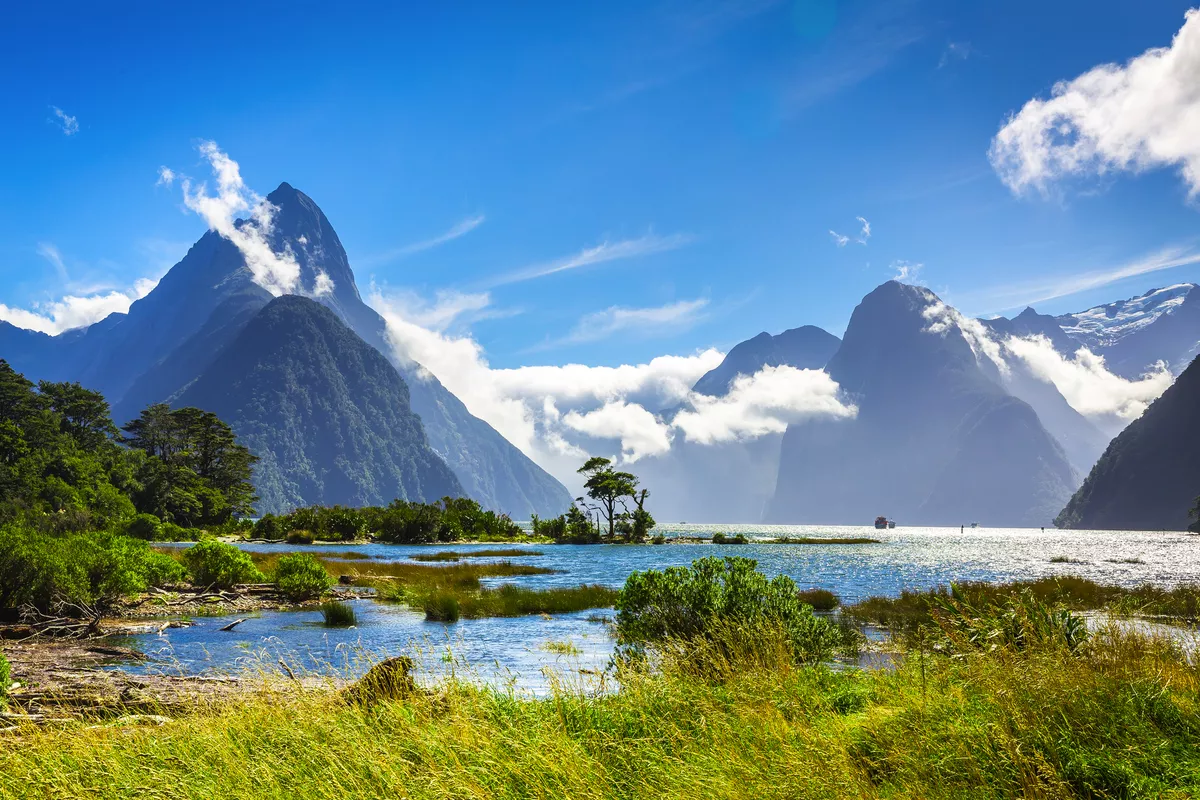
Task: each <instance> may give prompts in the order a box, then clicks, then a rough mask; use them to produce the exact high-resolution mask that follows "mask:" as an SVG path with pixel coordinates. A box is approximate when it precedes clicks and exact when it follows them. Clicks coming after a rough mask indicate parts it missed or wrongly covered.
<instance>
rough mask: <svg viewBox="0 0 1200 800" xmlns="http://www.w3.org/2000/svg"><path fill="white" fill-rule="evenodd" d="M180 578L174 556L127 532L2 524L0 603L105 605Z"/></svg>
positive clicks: (46, 606) (10, 605) (13, 605)
mask: <svg viewBox="0 0 1200 800" xmlns="http://www.w3.org/2000/svg"><path fill="white" fill-rule="evenodd" d="M182 577H183V569H182V567H181V566H180V565H179V564H178V563H177V562H176V561H175V560H174V559H172V558H171V557H170V556H165V555H162V554H160V553H155V552H154V551H152V550H151V549H150V547H149V546H148V545H147V544H146V543H145V542H143V541H140V540H138V539H133V538H130V537H128V536H122V535H119V534H112V533H44V532H41V531H38V530H35V529H33V528H30V527H28V526H25V525H7V526H4V527H0V608H19V607H21V606H23V605H27V604H28V605H32V606H34V607H35V608H38V609H41V610H49V609H51V608H52V607H53V605H54V604H55V602H56V601H62V602H66V603H70V604H74V605H80V604H86V605H98V606H101V607H103V606H106V605H108V604H109V603H111V602H112V601H113V600H116V599H117V598H119V597H122V596H126V595H130V594H133V593H136V592H140V591H144V590H145V589H147V588H148V587H150V586H161V585H164V584H168V583H175V582H178V581H179V580H180V579H181V578H182Z"/></svg>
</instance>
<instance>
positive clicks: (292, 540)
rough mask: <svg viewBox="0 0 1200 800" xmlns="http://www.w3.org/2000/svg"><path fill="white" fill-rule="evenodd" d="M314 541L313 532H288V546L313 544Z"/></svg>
mask: <svg viewBox="0 0 1200 800" xmlns="http://www.w3.org/2000/svg"><path fill="white" fill-rule="evenodd" d="M314 541H315V539H314V538H313V535H312V531H288V535H287V543H288V544H312V543H313V542H314Z"/></svg>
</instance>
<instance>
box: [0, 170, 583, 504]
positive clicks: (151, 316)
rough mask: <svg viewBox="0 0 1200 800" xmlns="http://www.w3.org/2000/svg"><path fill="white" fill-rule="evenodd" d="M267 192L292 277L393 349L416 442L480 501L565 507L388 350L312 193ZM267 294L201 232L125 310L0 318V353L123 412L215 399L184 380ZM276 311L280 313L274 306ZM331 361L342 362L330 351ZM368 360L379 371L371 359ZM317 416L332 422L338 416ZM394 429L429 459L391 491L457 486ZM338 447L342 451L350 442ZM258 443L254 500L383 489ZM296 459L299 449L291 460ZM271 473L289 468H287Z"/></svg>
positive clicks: (421, 372) (203, 373) (225, 247)
mask: <svg viewBox="0 0 1200 800" xmlns="http://www.w3.org/2000/svg"><path fill="white" fill-rule="evenodd" d="M267 201H268V202H269V203H271V204H272V206H274V209H275V210H274V214H273V216H272V224H271V225H270V227H269V229H267V230H266V231H264V234H265V237H266V240H267V242H268V244H269V246H270V248H271V250H272V251H273V252H275V253H289V254H290V255H291V256H292V257H293V258H294V260H295V262H296V264H297V265H298V267H299V276H298V285H299V286H300V287H307V290H308V291H309V292H310V293H312V294H313V295H314V296H315V300H316V301H317V302H319V303H320V304H321V305H322V306H324V307H326V308H327V309H329V310H330V311H331V312H332V313H333V314H334V315H335V316H336V317H337V319H338V320H340V322H341V323H342V324H343V326H344V327H345V328H346V329H348V330H349V331H350V332H352V334H353V335H354V336H355V337H356V338H357V339H360V340H361V341H362V342H364V343H365V344H366V345H367V346H369V347H370V348H372V349H373V350H375V351H377V352H378V353H379V354H381V355H382V356H383V357H385V358H386V359H387V360H388V362H390V363H389V364H388V366H389V368H390V369H392V370H393V371H395V372H396V373H397V376H398V377H399V379H400V383H401V384H403V385H404V386H405V387H406V389H407V391H406V392H405V394H406V395H407V397H406V398H405V402H404V403H403V406H406V407H410V408H411V410H412V412H415V414H416V416H417V418H418V422H419V427H420V429H421V431H420V437H419V438H420V439H421V440H422V441H424V442H425V444H424V445H422V446H423V447H428V448H431V449H432V452H434V453H436V454H437V457H438V458H439V459H440V460H441V461H442V462H444V463H445V464H446V465H448V466H449V468H450V470H452V472H453V474H454V476H455V477H456V478H457V487H458V489H459V491H461V492H464V493H465V494H467V495H469V496H470V497H473V498H474V499H476V500H478V501H479V502H480V503H482V504H483V505H484V506H486V507H488V508H491V509H494V510H497V511H502V512H506V513H509V514H511V515H512V516H513V517H516V518H521V517H527V516H529V515H530V514H532V513H537V514H541V515H557V514H559V513H561V512H562V511H563V510H564V509H565V508H566V507H567V506H568V505H569V504H570V495H569V493H568V492H567V490H566V488H565V487H563V486H562V484H561V483H559V482H558V481H557V480H555V479H554V478H553V477H551V476H550V475H549V474H548V473H547V472H545V471H544V470H543V469H541V468H540V467H539V466H537V465H536V464H534V463H533V461H531V460H530V459H529V458H528V457H527V456H526V455H524V454H523V453H521V451H520V450H518V449H517V448H516V447H514V446H513V445H512V444H511V443H509V442H508V441H507V440H506V439H504V437H502V436H501V435H500V434H499V433H498V432H496V430H495V429H494V428H492V427H491V426H490V425H488V424H487V423H486V422H484V421H483V420H480V419H479V418H477V417H475V416H473V415H472V414H471V413H470V412H469V411H468V410H467V408H466V406H465V405H463V403H462V401H460V400H459V399H458V398H457V397H455V396H454V395H453V394H451V393H450V392H449V391H447V390H446V388H445V387H444V386H442V384H441V383H440V382H439V381H438V380H437V379H436V378H435V377H433V376H432V375H431V374H429V373H428V371H427V370H425V369H424V368H423V367H422V366H421V365H419V364H415V363H406V362H404V361H402V360H400V359H399V358H397V357H396V355H395V354H394V351H393V348H392V347H391V346H390V344H389V343H388V341H387V339H386V335H385V330H386V326H385V323H384V321H383V318H382V317H380V316H379V315H378V314H377V313H376V312H375V311H374V310H373V309H372V308H370V306H368V305H367V304H366V303H364V302H363V300H362V298H361V296H360V295H359V292H358V288H357V286H356V284H355V280H354V274H353V272H352V271H351V269H350V264H349V260H348V258H347V256H346V251H345V249H344V248H343V247H342V243H341V241H340V240H339V239H338V236H337V233H336V232H335V231H334V229H333V227H332V225H331V224H330V222H329V220H328V219H327V218H326V217H325V214H324V213H322V211H321V209H320V208H319V207H318V206H317V204H316V203H315V202H313V200H312V199H311V198H309V197H308V196H307V195H305V194H303V193H302V192H299V191H297V190H296V189H294V188H293V187H292V186H290V185H289V184H287V183H283V184H281V185H280V186H279V188H277V189H276V190H275V191H274V192H272V193H271V194H270V195H268V196H267ZM252 224H255V223H253V222H249V221H245V220H242V221H239V222H238V225H239V226H242V225H252ZM318 289H323V290H322V291H318ZM272 301H273V296H272V294H271V293H270V292H268V291H267V290H266V289H264V288H262V287H261V286H259V285H258V284H257V283H256V282H255V280H254V275H253V274H252V271H251V269H250V268H249V266H248V265H247V262H246V259H245V257H244V256H243V254H242V251H241V250H239V249H238V247H237V246H235V245H234V244H233V242H231V241H230V240H229V239H228V238H226V237H224V236H222V235H220V234H218V233H217V232H215V231H209V232H207V233H205V234H204V235H203V236H202V237H201V238H200V239H199V241H197V242H196V243H195V244H194V245H193V246H192V247H191V249H190V250H189V251H188V253H187V255H186V256H184V258H183V260H181V261H180V262H179V263H178V264H176V265H175V266H174V267H172V268H171V270H170V271H168V272H167V274H166V275H165V276H164V277H163V278H162V280H160V281H159V283H158V285H157V286H156V287H155V288H154V290H153V291H151V292H150V293H149V294H148V295H146V296H145V297H143V298H141V299H140V300H138V301H136V302H134V303H133V304H132V306H131V307H130V309H129V312H128V313H127V314H113V315H111V316H109V317H107V318H106V319H104V320H102V321H100V322H98V323H96V324H94V325H91V326H89V327H87V328H84V329H80V330H73V331H68V332H65V333H62V334H60V335H58V336H46V335H44V334H40V333H36V332H33V331H28V330H24V329H21V328H16V327H14V326H12V325H8V324H7V323H0V356H2V357H5V358H7V359H8V360H9V362H10V363H11V364H12V365H13V367H14V368H15V369H18V370H19V371H21V372H23V373H25V374H26V375H27V376H29V377H31V378H35V379H41V378H44V379H49V380H71V381H79V382H80V383H82V384H83V385H85V386H88V387H90V388H93V389H98V390H100V391H101V392H103V393H104V394H105V396H106V397H107V398H108V400H109V402H110V403H111V405H112V407H113V416H114V418H115V419H116V420H118V421H119V422H123V421H125V420H126V419H129V418H131V417H133V416H135V415H136V414H137V413H138V411H140V409H141V408H142V407H144V406H145V405H146V404H148V403H152V402H160V401H168V402H172V403H178V402H179V401H180V400H181V399H182V398H184V397H191V398H192V399H196V398H197V397H198V396H199V397H202V398H203V399H204V400H205V401H206V402H215V400H214V399H213V398H214V395H213V394H212V393H211V392H209V393H208V394H202V395H198V394H197V393H199V392H200V388H197V389H196V393H191V394H189V392H191V388H190V387H192V386H193V384H198V386H199V387H203V386H205V385H206V382H207V383H208V385H210V386H211V385H213V384H217V383H220V382H221V381H222V380H223V379H224V378H223V377H222V376H221V375H220V374H218V373H213V372H212V371H211V369H212V368H213V367H214V366H216V367H217V368H218V369H220V368H221V366H222V365H224V366H232V365H234V363H235V361H236V360H235V359H232V358H231V356H230V354H229V351H230V348H232V347H234V346H235V343H238V341H239V337H240V336H241V334H242V332H243V331H244V330H246V329H248V327H249V326H251V325H252V324H255V323H256V321H258V317H259V315H260V314H262V313H264V312H265V311H266V310H267V308H268V306H269V305H270V304H271V303H272ZM271 313H273V314H275V313H279V309H275V310H273V311H272V312H271ZM237 346H241V345H240V344H237ZM363 363H364V364H365V363H366V362H363ZM326 366H340V365H333V364H330V363H329V362H326ZM369 366H370V368H371V369H372V370H375V369H377V367H378V364H377V363H373V364H370V365H369ZM350 377H351V376H347V375H337V374H333V373H330V374H328V375H322V376H321V381H322V383H323V384H324V385H326V386H335V385H338V383H339V381H345V380H347V379H349V378H350ZM367 377H373V378H374V379H379V380H382V378H380V376H379V374H378V373H373V374H372V376H357V378H356V379H362V380H366V379H367ZM202 379H203V380H202ZM230 379H232V376H231V377H230ZM276 388H278V387H276ZM392 389H393V396H394V397H398V396H399V395H398V394H397V392H398V389H397V388H396V387H395V386H393V387H392ZM344 399H345V397H343V400H344ZM346 410H347V411H349V409H346ZM359 412H362V409H359ZM396 413H397V415H398V418H399V417H403V416H404V414H405V413H407V408H405V409H403V410H402V411H399V410H398V411H397V412H396ZM250 418H251V417H249V416H247V417H245V418H244V422H245V423H246V424H248V422H249V420H250ZM316 421H318V417H309V418H308V419H307V421H305V422H304V424H305V425H311V424H312V423H314V422H316ZM320 421H321V422H322V423H323V424H326V425H334V424H335V421H336V420H335V419H333V418H324V419H321V420H320ZM300 423H301V420H286V421H281V425H284V427H286V426H287V425H293V424H300ZM234 428H235V431H237V432H238V433H239V435H241V434H243V431H242V430H238V427H237V425H235V426H234ZM400 429H403V430H404V434H403V436H401V437H400V439H399V440H397V441H395V442H392V443H391V446H392V448H393V450H394V451H395V448H400V449H401V450H402V449H404V448H407V447H416V448H417V449H416V450H414V451H413V452H412V453H411V459H409V463H410V464H412V465H424V467H425V468H426V472H424V473H421V472H420V470H421V467H420V466H418V467H417V469H418V473H420V475H421V477H420V480H419V481H418V482H417V483H416V484H413V483H411V481H413V480H414V479H415V478H416V474H414V473H412V472H411V471H410V472H409V473H405V472H404V470H401V471H400V472H399V473H393V475H407V477H406V478H405V480H407V481H409V483H406V484H405V485H404V486H403V491H402V492H400V491H398V492H397V494H396V495H394V496H405V497H410V498H427V499H435V498H434V497H433V496H432V495H427V494H426V493H425V489H429V490H432V487H434V486H437V487H440V488H439V491H440V490H441V489H446V490H450V489H454V488H455V484H454V483H453V482H448V481H447V480H446V479H445V476H444V475H443V474H441V470H440V468H438V467H436V465H432V464H431V463H430V462H429V461H428V459H427V458H425V456H424V455H423V454H422V453H421V452H419V451H420V447H418V446H417V445H416V444H415V443H416V441H417V437H416V432H415V431H414V430H413V429H412V427H411V425H410V424H407V423H406V424H405V425H402V426H400V428H397V429H389V431H390V433H389V432H388V431H384V430H380V431H376V433H377V434H379V435H380V436H385V437H386V436H388V435H391V434H392V433H395V430H400ZM305 435H306V436H309V437H312V438H316V437H315V431H311V430H309V431H306V432H305ZM260 441H265V440H260ZM252 449H253V448H252ZM339 452H340V454H341V455H342V456H343V457H350V456H351V454H352V453H353V452H354V450H353V448H348V449H343V450H341V451H339ZM256 454H257V455H259V456H260V457H262V458H263V459H264V461H263V462H262V464H263V466H262V467H261V468H260V473H261V475H256V482H262V481H266V483H269V484H270V485H271V486H273V487H279V491H276V490H275V489H274V488H272V489H271V490H270V491H269V493H268V494H269V496H270V497H271V498H272V499H271V500H269V501H268V502H267V504H266V505H264V506H263V508H260V511H268V510H270V511H274V510H286V508H287V507H290V506H291V505H293V504H297V503H311V502H317V501H318V499H320V500H321V501H322V502H345V503H352V502H356V499H358V498H362V497H368V496H370V497H376V496H378V497H379V498H380V499H384V500H386V499H390V498H387V497H385V496H384V494H385V493H386V492H385V490H384V488H383V487H385V486H388V485H389V484H388V482H387V481H386V480H380V481H377V483H376V486H377V488H378V492H377V493H375V494H372V493H371V492H370V491H367V490H366V489H365V488H364V487H365V485H366V484H363V483H361V482H360V483H358V484H354V482H350V483H347V484H344V485H343V486H342V488H343V489H344V490H345V491H334V492H332V493H329V492H327V491H325V489H328V487H329V486H333V485H336V481H335V482H334V483H332V484H328V483H326V484H321V485H322V486H324V487H325V489H322V490H320V491H318V490H317V488H316V487H317V485H318V484H317V483H309V484H304V483H303V482H300V483H296V482H295V480H294V478H295V476H298V475H300V474H301V473H304V472H305V471H306V470H307V469H309V467H310V466H311V462H310V458H311V455H312V453H305V452H303V451H302V450H297V449H292V450H285V451H284V452H283V453H282V458H283V459H284V462H283V463H276V462H275V461H273V459H275V457H276V456H279V455H280V454H279V453H275V452H274V451H266V450H264V451H261V452H258V453H256ZM291 458H295V459H296V460H295V461H288V460H287V459H291ZM402 460H403V459H402ZM306 461H309V463H308V465H306ZM273 464H274V466H272V465H273ZM322 469H328V467H327V466H323V467H322ZM272 470H278V471H277V472H273V473H272V474H271V476H270V477H268V475H267V472H268V471H272ZM280 476H292V478H289V479H288V480H284V479H283V478H282V477H280ZM378 477H379V476H376V478H378ZM289 480H290V481H291V485H292V486H293V489H291V490H288V489H285V488H283V487H285V486H287V485H289ZM351 484H354V485H353V488H352V486H351ZM301 485H307V486H309V487H310V490H308V491H301V490H300V489H299V488H297V487H299V486H301ZM423 487H424V488H423ZM363 492H365V494H364V493H363ZM437 496H440V495H437Z"/></svg>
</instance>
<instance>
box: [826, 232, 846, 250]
mask: <svg viewBox="0 0 1200 800" xmlns="http://www.w3.org/2000/svg"><path fill="white" fill-rule="evenodd" d="M829 235H830V236H832V237H833V243H834V244H836V245H837V246H838V247H845V246H846V245H848V244H850V237H849V236H843V235H842V234H840V233H838V232H837V231H835V230H830V231H829Z"/></svg>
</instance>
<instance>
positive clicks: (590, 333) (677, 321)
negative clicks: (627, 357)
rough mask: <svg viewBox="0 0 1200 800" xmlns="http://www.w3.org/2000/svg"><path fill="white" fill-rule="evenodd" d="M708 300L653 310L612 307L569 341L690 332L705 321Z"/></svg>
mask: <svg viewBox="0 0 1200 800" xmlns="http://www.w3.org/2000/svg"><path fill="white" fill-rule="evenodd" d="M707 306H708V300H705V299H703V298H700V299H696V300H680V301H678V302H675V303H668V304H666V305H662V306H653V307H650V308H625V307H622V306H611V307H609V308H606V309H605V310H603V311H596V312H593V313H591V314H586V315H584V316H583V318H582V319H580V320H579V323H578V324H577V325H576V326H575V328H574V329H573V330H572V331H571V333H570V334H569V335H568V336H567V341H569V342H595V341H599V340H601V339H607V338H608V337H610V336H613V335H614V334H617V333H622V332H625V331H637V332H639V333H641V334H644V335H649V334H652V333H657V332H662V331H672V332H676V331H680V330H686V329H687V328H689V327H691V326H692V325H694V324H696V322H698V321H699V320H700V319H701V318H702V316H703V315H702V313H701V312H703V310H704V309H705V307H707Z"/></svg>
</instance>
